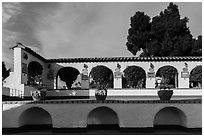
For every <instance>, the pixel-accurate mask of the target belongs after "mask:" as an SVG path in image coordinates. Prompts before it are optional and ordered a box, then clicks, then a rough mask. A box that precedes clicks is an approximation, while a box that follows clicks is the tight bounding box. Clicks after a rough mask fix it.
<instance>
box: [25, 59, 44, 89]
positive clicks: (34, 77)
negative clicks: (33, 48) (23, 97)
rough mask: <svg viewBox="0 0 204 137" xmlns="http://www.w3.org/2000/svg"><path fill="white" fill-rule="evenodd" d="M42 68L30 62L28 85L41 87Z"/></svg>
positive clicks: (38, 64)
mask: <svg viewBox="0 0 204 137" xmlns="http://www.w3.org/2000/svg"><path fill="white" fill-rule="evenodd" d="M42 71H43V67H42V66H41V65H40V63H38V62H35V61H33V62H30V63H29V65H28V85H31V86H37V85H42V76H41V75H42Z"/></svg>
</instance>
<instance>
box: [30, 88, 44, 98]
mask: <svg viewBox="0 0 204 137" xmlns="http://www.w3.org/2000/svg"><path fill="white" fill-rule="evenodd" d="M30 93H31V96H32V98H33V100H34V101H40V100H43V99H45V96H46V88H45V87H43V86H38V87H37V89H36V90H34V91H31V92H30Z"/></svg>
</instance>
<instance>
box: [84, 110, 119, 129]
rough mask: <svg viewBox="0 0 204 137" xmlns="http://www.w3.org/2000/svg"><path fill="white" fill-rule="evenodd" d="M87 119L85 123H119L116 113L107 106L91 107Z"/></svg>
mask: <svg viewBox="0 0 204 137" xmlns="http://www.w3.org/2000/svg"><path fill="white" fill-rule="evenodd" d="M87 121H88V122H87V125H119V119H118V115H117V113H116V112H115V111H113V110H112V109H110V108H108V107H98V108H95V109H93V110H92V111H91V112H90V113H89V115H88V120H87Z"/></svg>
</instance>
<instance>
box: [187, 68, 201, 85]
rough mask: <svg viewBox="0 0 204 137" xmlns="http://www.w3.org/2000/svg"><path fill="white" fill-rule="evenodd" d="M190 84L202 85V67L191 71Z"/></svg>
mask: <svg viewBox="0 0 204 137" xmlns="http://www.w3.org/2000/svg"><path fill="white" fill-rule="evenodd" d="M190 82H199V83H202V66H197V67H195V68H194V69H193V70H192V71H191V74H190Z"/></svg>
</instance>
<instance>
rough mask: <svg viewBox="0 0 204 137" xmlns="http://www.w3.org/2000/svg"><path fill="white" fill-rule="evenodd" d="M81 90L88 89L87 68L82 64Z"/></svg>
mask: <svg viewBox="0 0 204 137" xmlns="http://www.w3.org/2000/svg"><path fill="white" fill-rule="evenodd" d="M81 88H82V89H88V88H89V76H88V66H87V65H86V64H84V68H83V69H82V73H81Z"/></svg>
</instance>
